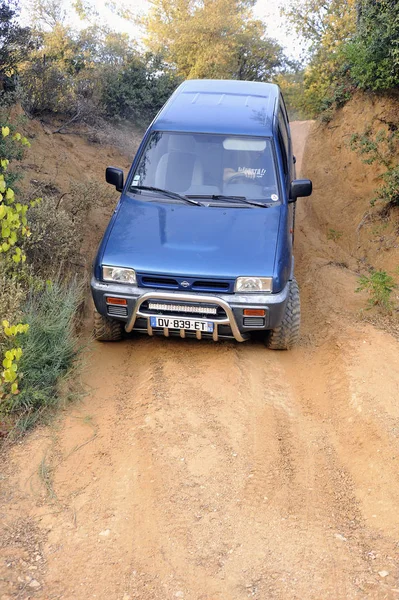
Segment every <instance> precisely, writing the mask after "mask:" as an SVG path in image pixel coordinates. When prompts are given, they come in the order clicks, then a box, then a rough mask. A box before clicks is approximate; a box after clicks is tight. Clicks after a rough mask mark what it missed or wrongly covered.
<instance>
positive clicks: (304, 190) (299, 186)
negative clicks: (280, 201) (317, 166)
mask: <svg viewBox="0 0 399 600" xmlns="http://www.w3.org/2000/svg"><path fill="white" fill-rule="evenodd" d="M312 189H313V184H312V182H311V181H310V179H295V181H292V182H291V187H290V199H289V202H295V201H296V199H297V198H304V197H305V196H310V195H311V193H312Z"/></svg>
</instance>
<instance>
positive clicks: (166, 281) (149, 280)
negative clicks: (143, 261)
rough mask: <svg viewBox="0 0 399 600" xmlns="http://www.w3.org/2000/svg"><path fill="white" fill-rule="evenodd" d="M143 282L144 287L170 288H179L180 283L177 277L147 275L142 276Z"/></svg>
mask: <svg viewBox="0 0 399 600" xmlns="http://www.w3.org/2000/svg"><path fill="white" fill-rule="evenodd" d="M141 283H142V285H143V286H144V287H155V288H164V289H168V290H178V289H179V284H178V283H177V281H176V279H172V278H170V277H147V276H143V277H142V278H141Z"/></svg>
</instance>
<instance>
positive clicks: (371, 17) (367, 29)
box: [344, 0, 399, 91]
mask: <svg viewBox="0 0 399 600" xmlns="http://www.w3.org/2000/svg"><path fill="white" fill-rule="evenodd" d="M358 4H359V18H358V28H357V33H356V36H355V38H354V40H353V41H351V42H349V43H348V44H347V45H346V47H345V48H344V54H345V56H346V59H347V61H348V63H349V64H350V72H351V77H352V79H353V80H354V82H355V84H356V85H357V86H358V87H360V88H362V89H370V90H375V91H377V90H386V89H390V88H394V87H396V86H397V85H398V84H399V48H398V43H397V40H398V39H399V3H398V2H392V0H379V1H378V2H375V0H362V1H361V2H359V3H358Z"/></svg>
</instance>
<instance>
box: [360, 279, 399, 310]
mask: <svg viewBox="0 0 399 600" xmlns="http://www.w3.org/2000/svg"><path fill="white" fill-rule="evenodd" d="M395 288H396V284H395V280H394V279H393V277H391V275H388V273H387V272H386V271H373V272H372V273H370V275H369V276H367V275H362V276H361V277H360V279H359V287H357V288H356V290H355V291H356V292H362V291H363V290H365V291H366V292H367V293H368V295H369V299H368V301H367V304H368V308H369V309H370V308H373V307H374V306H378V307H379V308H381V309H382V310H384V311H386V312H390V311H391V310H392V308H393V302H392V300H391V295H392V292H393V290H394V289H395Z"/></svg>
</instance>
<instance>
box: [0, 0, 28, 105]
mask: <svg viewBox="0 0 399 600" xmlns="http://www.w3.org/2000/svg"><path fill="white" fill-rule="evenodd" d="M17 16H18V8H17V3H16V2H14V0H0V103H1V104H2V105H7V104H9V103H12V102H14V101H15V99H16V95H15V92H16V87H17V69H18V65H19V63H20V62H21V61H22V60H23V59H24V58H25V57H26V55H27V53H28V50H29V47H30V30H29V28H27V27H20V26H19V25H18V23H17V20H16V18H17Z"/></svg>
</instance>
